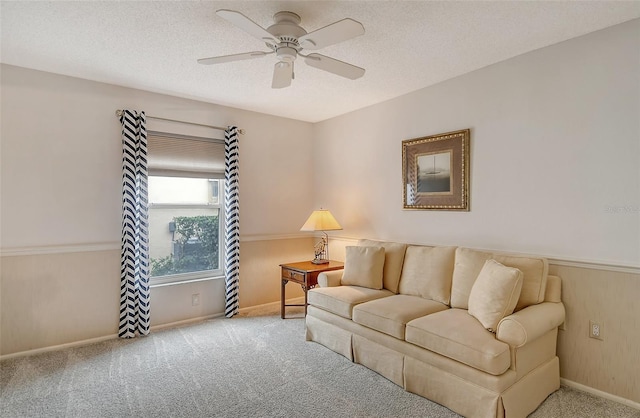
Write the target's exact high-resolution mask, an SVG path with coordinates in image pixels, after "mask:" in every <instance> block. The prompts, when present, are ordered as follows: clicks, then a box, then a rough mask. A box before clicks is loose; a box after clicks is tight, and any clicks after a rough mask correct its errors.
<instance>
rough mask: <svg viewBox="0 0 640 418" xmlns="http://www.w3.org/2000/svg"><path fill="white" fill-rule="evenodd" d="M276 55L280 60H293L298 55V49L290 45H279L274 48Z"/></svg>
mask: <svg viewBox="0 0 640 418" xmlns="http://www.w3.org/2000/svg"><path fill="white" fill-rule="evenodd" d="M276 56H277V57H278V58H279V59H280V61H286V62H293V61H294V60H295V59H296V57H297V56H298V51H296V49H295V48H291V47H290V46H281V47H278V49H276Z"/></svg>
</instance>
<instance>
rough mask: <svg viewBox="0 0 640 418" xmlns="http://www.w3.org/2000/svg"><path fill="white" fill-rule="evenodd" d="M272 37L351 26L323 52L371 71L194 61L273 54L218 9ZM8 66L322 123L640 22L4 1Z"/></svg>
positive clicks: (491, 9) (618, 11) (505, 5)
mask: <svg viewBox="0 0 640 418" xmlns="http://www.w3.org/2000/svg"><path fill="white" fill-rule="evenodd" d="M220 8H226V9H233V10H237V11H239V12H241V13H243V14H245V15H246V16H248V17H249V18H251V19H252V20H253V21H255V22H256V23H258V24H259V25H261V26H263V27H268V26H269V25H270V24H272V23H273V20H272V16H273V14H274V13H276V12H278V11H281V10H289V11H293V12H295V13H297V14H299V15H300V16H301V17H302V23H301V26H302V27H304V28H305V29H306V30H307V31H308V32H311V31H313V30H315V29H318V28H320V27H323V26H326V25H328V24H330V23H333V22H335V21H338V20H340V19H342V18H345V17H350V18H352V19H355V20H357V21H359V22H361V23H362V24H363V25H364V27H365V31H366V33H365V34H364V35H363V36H360V37H358V38H354V39H352V40H349V41H346V42H343V43H341V44H337V45H333V46H330V47H327V48H324V49H321V50H319V51H317V52H319V53H321V54H324V55H328V56H330V57H333V58H337V59H339V60H342V61H346V62H349V63H352V64H354V65H357V66H359V67H363V68H365V69H366V74H365V75H364V77H362V78H360V79H358V80H355V81H352V80H348V79H343V78H341V77H338V76H335V75H333V74H330V73H326V72H324V71H320V70H318V69H315V68H312V67H308V66H307V65H306V64H304V62H302V61H303V60H301V59H298V60H297V61H296V71H295V73H296V74H295V75H296V79H295V80H294V81H293V83H292V85H291V87H289V88H285V89H278V90H274V89H271V77H272V71H273V65H274V63H275V57H274V56H273V55H270V56H266V57H264V58H261V59H256V60H249V61H239V62H233V63H227V64H220V65H211V66H204V65H199V64H197V63H196V59H198V58H203V57H211V56H217V55H228V54H236V53H241V52H249V51H256V50H264V51H267V49H266V47H265V46H264V44H261V42H260V41H258V40H257V39H255V38H252V37H251V36H249V35H248V34H246V33H245V32H243V31H241V30H240V29H237V28H236V27H235V26H233V25H231V24H230V23H228V22H227V21H225V20H224V19H222V18H220V17H218V16H217V15H216V14H215V11H216V10H217V9H220ZM0 15H1V24H2V26H1V31H2V32H1V34H2V43H1V50H0V52H1V54H0V59H1V61H2V62H3V63H7V64H12V65H17V66H22V67H27V68H33V69H37V70H43V71H49V72H53V73H59V74H65V75H70V76H75V77H80V78H85V79H90V80H96V81H101V82H106V83H112V84H117V85H121V86H126V87H133V88H139V89H143V90H149V91H154V92H159V93H166V94H171V95H174V96H180V97H187V98H192V99H197V100H202V101H207V102H212V103H219V104H223V105H227V106H233V107H238V108H242V109H247V110H254V111H258V112H263V113H268V114H273V115H279V116H285V117H289V118H294V119H299V120H304V121H310V122H317V121H321V120H324V119H328V118H331V117H334V116H337V115H340V114H344V113H347V112H350V111H353V110H356V109H359V108H362V107H366V106H369V105H372V104H375V103H379V102H381V101H384V100H388V99H391V98H393V97H397V96H400V95H402V94H405V93H408V92H411V91H415V90H418V89H420V88H423V87H426V86H429V85H433V84H435V83H438V82H440V81H443V80H446V79H450V78H452V77H456V76H458V75H461V74H464V73H467V72H470V71H473V70H476V69H478V68H482V67H485V66H487V65H491V64H493V63H496V62H499V61H503V60H505V59H508V58H510V57H513V56H516V55H520V54H523V53H526V52H528V51H532V50H534V49H538V48H542V47H544V46H548V45H551V44H554V43H557V42H561V41H563V40H566V39H570V38H574V37H576V36H580V35H583V34H586V33H589V32H593V31H596V30H599V29H602V28H605V27H608V26H612V25H615V24H618V23H621V22H624V21H627V20H631V19H634V18H638V17H640V2H639V1H632V2H622V1H496V2H491V1H489V2H486V1H467V2H454V1H367V2H363V1H162V2H159V1H135V2H134V1H71V2H62V1H50V2H41V1H39V2H30V1H18V2H12V1H2V2H1V3H0Z"/></svg>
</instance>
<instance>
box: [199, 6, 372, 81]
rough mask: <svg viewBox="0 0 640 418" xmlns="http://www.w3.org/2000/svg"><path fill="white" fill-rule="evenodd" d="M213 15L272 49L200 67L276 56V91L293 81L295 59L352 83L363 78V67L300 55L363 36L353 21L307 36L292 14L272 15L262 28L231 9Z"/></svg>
mask: <svg viewBox="0 0 640 418" xmlns="http://www.w3.org/2000/svg"><path fill="white" fill-rule="evenodd" d="M216 14H217V15H218V16H220V17H222V18H223V19H226V20H228V21H229V22H231V23H233V24H234V25H236V26H237V27H239V28H240V29H242V30H244V31H245V32H247V33H248V34H249V35H251V36H253V37H255V38H258V39H259V40H261V41H263V42H264V43H265V44H266V45H267V47H268V48H269V49H270V50H271V51H269V52H264V51H253V52H245V53H243V54H234V55H224V56H219V57H211V58H202V59H199V60H198V62H199V63H200V64H205V65H210V64H222V63H225V62H232V61H240V60H248V59H254V58H262V57H264V56H266V55H270V54H275V55H276V57H277V58H278V62H276V64H275V67H274V70H273V82H272V84H271V87H272V88H274V89H279V88H283V87H289V86H290V85H291V80H292V79H293V78H294V72H293V62H294V61H295V60H296V58H297V57H298V56H301V57H303V58H304V62H305V63H306V64H307V65H309V66H311V67H314V68H318V69H320V70H324V71H328V72H330V73H333V74H337V75H339V76H342V77H346V78H349V79H351V80H355V79H357V78H360V77H362V76H363V75H364V68H360V67H356V66H355V65H351V64H348V63H346V62H343V61H339V60H337V59H334V58H330V57H327V56H325V55H320V54H316V53H311V54H307V55H305V54H303V53H302V51H303V50H311V51H314V50H317V49H320V48H324V47H326V46H329V45H334V44H337V43H339V42H343V41H346V40H348V39H351V38H355V37H356V36H360V35H362V34H364V26H362V24H361V23H360V22H356V21H355V20H353V19H349V18H347V19H342V20H339V21H337V22H335V23H332V24H330V25H328V26H325V27H323V28H320V29H318V30H315V31H313V32H310V33H307V31H306V30H304V29H303V28H302V27H300V16H298V15H297V14H295V13H293V12H278V13H276V14H275V15H273V20H274V21H275V23H274V24H273V25H271V26H269V27H268V28H267V29H264V28H263V27H261V26H260V25H258V24H257V23H255V22H254V21H252V20H251V19H249V18H248V17H246V16H245V15H243V14H242V13H240V12H236V11H233V10H225V9H221V10H218V11H216Z"/></svg>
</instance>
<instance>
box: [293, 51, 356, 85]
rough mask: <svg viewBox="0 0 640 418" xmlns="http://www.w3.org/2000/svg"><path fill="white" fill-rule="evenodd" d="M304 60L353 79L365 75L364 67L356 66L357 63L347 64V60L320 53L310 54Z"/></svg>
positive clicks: (313, 65) (321, 68)
mask: <svg viewBox="0 0 640 418" xmlns="http://www.w3.org/2000/svg"><path fill="white" fill-rule="evenodd" d="M304 62H306V63H307V65H310V66H312V67H315V68H318V69H320V70H324V71H328V72H330V73H333V74H336V75H339V76H342V77H346V78H349V79H351V80H355V79H356V78H360V77H362V76H363V75H364V68H360V67H356V66H355V65H351V64H347V63H346V62H343V61H339V60H337V59H334V58H329V57H326V56H324V55H320V54H309V55H307V56H306V57H305V59H304Z"/></svg>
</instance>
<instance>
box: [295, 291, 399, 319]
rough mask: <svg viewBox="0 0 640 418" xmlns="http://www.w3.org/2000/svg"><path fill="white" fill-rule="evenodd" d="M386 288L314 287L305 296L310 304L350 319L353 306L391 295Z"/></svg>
mask: <svg viewBox="0 0 640 418" xmlns="http://www.w3.org/2000/svg"><path fill="white" fill-rule="evenodd" d="M391 295H393V293H391V292H390V291H388V290H386V289H382V290H377V289H370V288H367V287H360V286H337V287H316V288H313V289H310V290H309V292H308V294H307V298H308V302H309V304H310V305H313V306H316V307H318V308H320V309H324V310H325V311H329V312H332V313H334V314H336V315H340V316H342V317H345V318H348V319H351V315H352V311H353V307H354V306H356V305H358V304H360V303H363V302H368V301H370V300H374V299H379V298H384V297H386V296H391Z"/></svg>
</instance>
